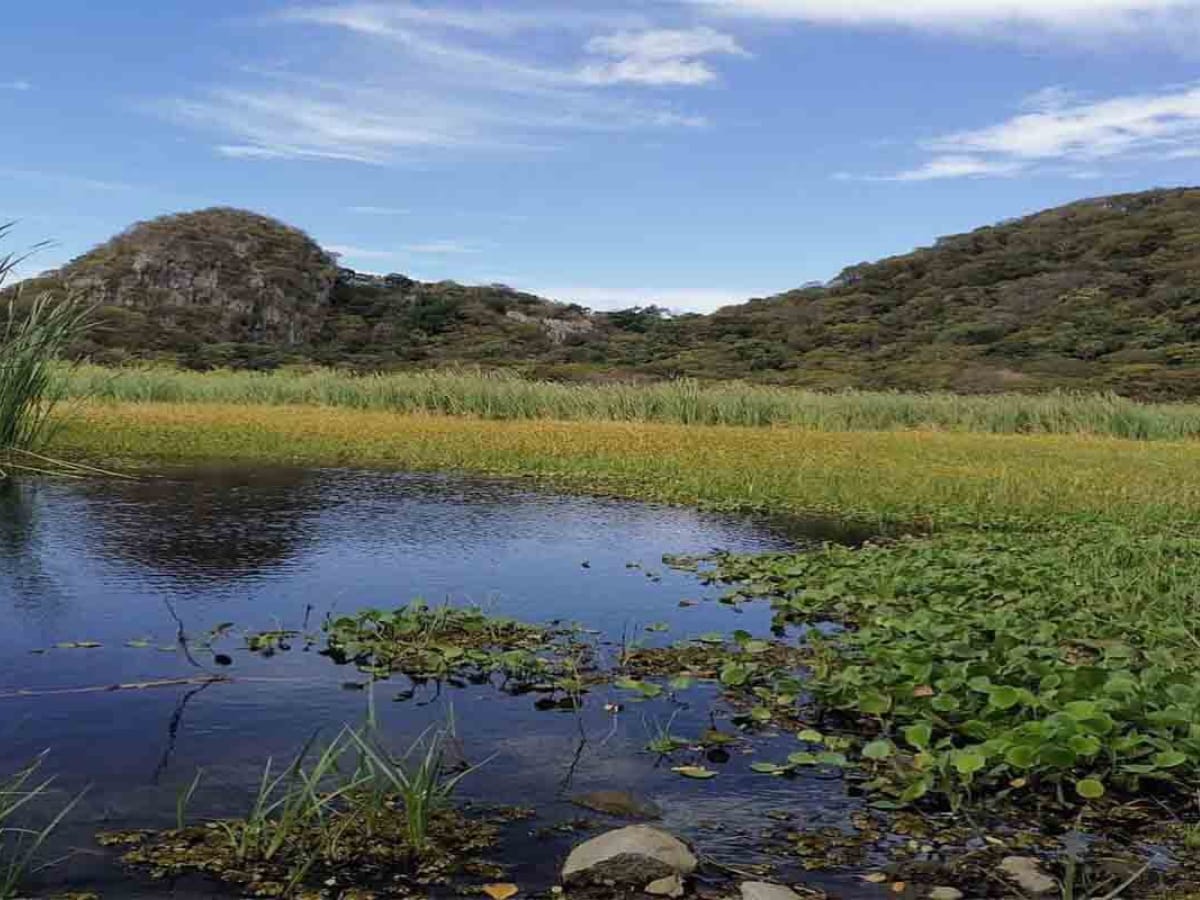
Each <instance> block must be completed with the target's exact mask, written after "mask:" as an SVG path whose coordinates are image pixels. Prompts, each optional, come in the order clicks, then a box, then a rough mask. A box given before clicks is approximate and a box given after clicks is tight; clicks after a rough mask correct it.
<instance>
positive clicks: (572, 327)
mask: <svg viewBox="0 0 1200 900" xmlns="http://www.w3.org/2000/svg"><path fill="white" fill-rule="evenodd" d="M505 315H506V316H508V318H510V319H512V320H513V321H514V322H520V323H521V324H523V325H537V326H538V327H539V328H541V329H542V331H544V332H545V333H546V336H547V337H549V338H550V340H551V341H553V342H554V343H555V344H562V343H564V342H565V341H566V340H567V339H568V338H570V337H574V336H578V335H585V334H591V333H592V332H593V331H595V330H596V323H595V321H593V320H592V319H591V317H589V316H586V315H575V316H570V317H561V316H530V315H527V314H526V313H523V312H521V311H520V310H516V309H510V310H509V311H508V312H506V313H505Z"/></svg>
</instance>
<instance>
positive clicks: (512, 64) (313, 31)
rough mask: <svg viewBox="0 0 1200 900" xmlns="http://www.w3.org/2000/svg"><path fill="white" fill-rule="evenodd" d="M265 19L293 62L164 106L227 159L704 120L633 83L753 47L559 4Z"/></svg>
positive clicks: (412, 147) (389, 151)
mask: <svg viewBox="0 0 1200 900" xmlns="http://www.w3.org/2000/svg"><path fill="white" fill-rule="evenodd" d="M263 26H264V27H270V28H272V29H275V30H276V31H277V32H278V35H279V40H280V42H287V41H289V40H290V37H289V36H295V37H296V39H297V41H299V40H300V38H303V43H297V44H296V45H294V46H292V45H290V44H289V45H288V46H290V47H292V56H293V61H292V62H291V63H290V64H289V65H288V67H286V68H281V67H275V68H268V67H258V68H252V67H245V68H243V69H241V70H240V71H239V72H238V73H237V74H236V75H234V76H232V77H230V78H229V79H227V83H225V84H223V85H218V86H213V87H211V88H209V89H208V90H206V91H204V92H202V93H200V94H198V95H194V96H191V97H185V98H176V99H174V100H172V101H169V102H167V103H164V104H162V105H161V106H160V109H162V110H163V111H165V112H166V113H167V114H168V115H170V116H172V117H174V118H175V119H177V120H179V121H182V122H186V123H188V124H190V125H192V126H196V127H200V128H203V129H205V130H208V131H211V132H215V133H217V134H218V135H220V139H218V141H217V142H216V149H217V152H219V153H220V154H221V155H223V156H226V157H230V158H237V159H301V160H304V159H309V160H314V159H321V160H353V161H357V162H363V163H376V164H382V163H390V162H394V161H400V160H405V159H413V158H427V157H430V156H433V155H434V154H435V153H437V152H441V151H445V150H452V151H455V152H458V153H468V152H477V151H484V150H491V151H507V152H523V153H528V152H531V151H535V152H544V151H547V150H550V149H554V148H556V147H558V146H561V145H562V143H563V142H564V141H566V140H568V139H569V138H570V136H571V135H573V134H576V133H579V132H587V131H593V132H621V131H633V130H656V129H679V128H695V127H699V126H703V125H705V124H706V122H705V120H704V118H703V117H702V116H699V115H697V114H695V113H693V112H690V111H688V110H685V109H679V108H677V107H675V106H674V105H672V104H668V103H667V102H665V101H664V100H663V99H662V98H661V97H657V96H648V95H647V94H646V93H645V92H644V91H643V92H641V93H638V92H637V91H636V88H638V87H645V86H652V85H653V86H659V85H676V86H690V85H698V84H703V83H706V82H708V81H711V80H713V79H714V78H715V77H716V72H715V70H714V69H713V68H712V66H711V64H710V63H709V62H708V61H707V58H709V57H712V56H715V55H733V54H742V53H744V51H743V50H742V49H741V47H740V46H739V45H738V44H737V42H736V41H735V40H734V39H733V38H732V37H731V36H729V35H725V34H722V33H721V32H718V31H716V30H714V29H712V28H704V27H701V28H692V29H687V28H685V29H661V28H654V27H650V25H649V23H648V22H647V21H646V19H645V18H644V17H643V16H640V15H629V14H620V13H613V14H608V13H603V12H586V11H573V10H562V9H560V8H559V7H557V6H548V7H546V8H545V9H544V10H541V11H539V10H525V11H520V12H516V11H510V10H500V9H495V10H493V9H488V8H486V7H484V8H480V7H474V6H473V7H470V8H467V7H463V8H457V7H450V6H443V7H434V6H417V5H414V4H409V3H402V2H400V3H388V4H383V3H355V2H349V3H330V4H325V5H320V6H300V7H294V8H291V9H288V10H286V11H284V12H283V13H281V14H280V15H278V16H276V17H274V18H272V19H270V20H267V21H266V22H264V23H263ZM302 29H308V31H307V32H304V31H303V30H302ZM297 48H299V49H297ZM620 88H625V90H621V89H620Z"/></svg>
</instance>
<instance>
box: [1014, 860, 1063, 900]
mask: <svg viewBox="0 0 1200 900" xmlns="http://www.w3.org/2000/svg"><path fill="white" fill-rule="evenodd" d="M1000 871H1001V872H1003V873H1004V874H1005V875H1007V876H1008V877H1009V878H1011V879H1012V880H1013V881H1014V882H1016V884H1017V886H1018V887H1020V888H1021V890H1023V891H1025V892H1026V893H1027V894H1033V895H1034V896H1041V895H1044V894H1054V893H1057V892H1058V882H1057V881H1055V880H1054V879H1053V878H1051V877H1050V876H1049V875H1047V874H1046V872H1045V870H1044V869H1042V863H1041V861H1040V860H1039V859H1038V858H1037V857H1036V856H1006V857H1004V859H1002V860H1000Z"/></svg>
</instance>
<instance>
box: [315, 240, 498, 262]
mask: <svg viewBox="0 0 1200 900" xmlns="http://www.w3.org/2000/svg"><path fill="white" fill-rule="evenodd" d="M325 249H326V250H328V251H329V252H330V253H336V254H337V255H338V256H342V257H347V258H354V259H360V260H385V259H397V258H399V257H403V256H426V255H429V256H458V255H462V254H468V253H478V252H479V250H478V249H477V248H475V247H474V246H472V245H470V244H467V243H464V242H463V241H454V240H442V241H424V242H421V243H415V244H401V245H400V246H399V247H397V248H396V249H394V250H375V249H371V248H369V247H358V246H355V245H353V244H330V245H329V246H327V247H325Z"/></svg>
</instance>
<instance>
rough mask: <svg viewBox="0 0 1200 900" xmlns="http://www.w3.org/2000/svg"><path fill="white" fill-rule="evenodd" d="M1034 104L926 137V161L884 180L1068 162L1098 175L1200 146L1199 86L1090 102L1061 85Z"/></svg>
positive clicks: (1007, 172)
mask: <svg viewBox="0 0 1200 900" xmlns="http://www.w3.org/2000/svg"><path fill="white" fill-rule="evenodd" d="M1027 105H1028V104H1027ZM1034 108H1035V109H1036V110H1037V111H1035V112H1027V113H1021V114H1020V115H1017V116H1013V117H1011V118H1008V119H1006V120H1004V121H1002V122H999V123H997V124H995V125H989V126H987V127H984V128H979V129H974V130H968V131H959V132H954V133H951V134H946V135H942V136H941V137H938V138H935V139H933V140H931V141H927V142H925V143H924V144H923V145H922V146H923V148H924V149H925V150H926V151H928V152H930V153H931V154H932V157H931V158H930V159H929V160H928V161H927V162H925V163H923V164H921V165H920V166H918V167H916V168H913V169H910V170H906V171H902V172H899V173H896V174H894V175H888V176H882V179H883V180H894V181H928V180H931V179H937V178H966V177H986V176H1011V175H1016V174H1020V173H1022V172H1034V171H1039V170H1042V169H1046V168H1047V167H1061V166H1063V165H1068V166H1071V167H1072V171H1075V172H1088V173H1094V172H1096V171H1097V170H1098V169H1099V167H1100V166H1101V165H1102V164H1104V163H1110V162H1115V161H1129V160H1166V159H1179V158H1185V157H1187V156H1189V155H1191V154H1192V153H1194V152H1196V151H1197V149H1198V148H1200V85H1195V86H1189V87H1175V88H1170V89H1166V90H1163V91H1161V92H1159V93H1150V94H1134V95H1129V96H1124V97H1113V98H1110V99H1106V100H1096V101H1091V102H1079V101H1078V100H1077V99H1076V98H1074V96H1073V95H1070V94H1066V93H1063V92H1061V90H1058V89H1056V90H1055V92H1054V93H1053V94H1042V95H1040V96H1039V99H1038V100H1037V102H1036V105H1035V107H1034ZM1068 174H1069V173H1068ZM876 177H878V176H876Z"/></svg>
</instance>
